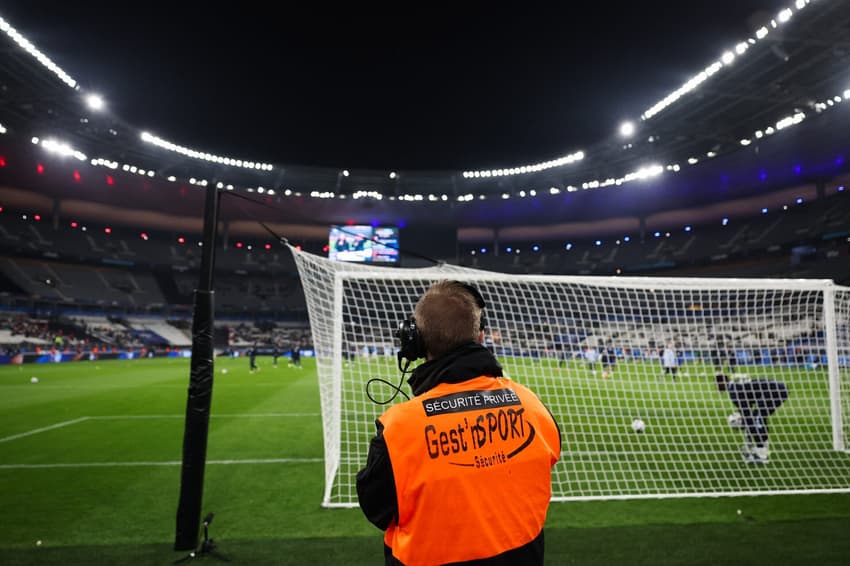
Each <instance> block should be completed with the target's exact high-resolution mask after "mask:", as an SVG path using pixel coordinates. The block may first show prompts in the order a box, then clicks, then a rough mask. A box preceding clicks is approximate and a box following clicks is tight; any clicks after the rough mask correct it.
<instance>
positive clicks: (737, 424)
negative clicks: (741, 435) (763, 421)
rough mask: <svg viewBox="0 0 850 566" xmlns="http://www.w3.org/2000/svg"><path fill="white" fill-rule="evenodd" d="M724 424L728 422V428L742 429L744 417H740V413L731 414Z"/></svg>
mask: <svg viewBox="0 0 850 566" xmlns="http://www.w3.org/2000/svg"><path fill="white" fill-rule="evenodd" d="M726 422H728V423H729V426H731V427H732V428H744V417H742V416H741V413H732V414H731V415H729V418H728V419H726Z"/></svg>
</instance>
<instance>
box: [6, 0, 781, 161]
mask: <svg viewBox="0 0 850 566" xmlns="http://www.w3.org/2000/svg"><path fill="white" fill-rule="evenodd" d="M790 3H791V0H722V1H707V0H671V1H667V2H661V1H658V0H641V1H630V2H600V1H596V2H594V1H589V2H577V1H576V2H567V1H561V2H557V3H555V2H553V3H550V4H551V5H547V4H543V3H541V4H533V3H527V2H516V3H513V4H515V5H513V6H508V7H506V8H500V9H496V8H494V6H495V5H496V3H495V2H491V3H487V4H471V3H462V2H456V3H455V4H440V3H436V2H418V3H397V4H398V5H403V4H410V6H412V8H405V9H406V10H408V11H398V10H397V9H396V10H390V11H378V10H377V9H374V10H373V11H369V12H366V11H361V10H365V8H364V7H363V6H364V5H365V3H354V4H355V6H356V8H355V10H354V11H348V12H339V11H338V8H336V7H334V6H332V5H330V4H328V5H326V6H323V7H321V8H314V9H313V11H311V12H304V11H294V10H293V8H292V5H297V4H299V3H276V2H268V1H267V2H266V3H265V4H260V3H257V4H252V3H248V2H239V3H235V2H231V3H228V5H229V6H230V7H228V8H225V7H221V6H218V7H217V6H215V5H214V4H213V3H191V2H183V1H180V0H174V1H172V2H170V3H159V2H109V3H106V2H104V3H101V2H82V3H76V2H67V1H65V2H40V1H38V0H30V1H22V2H17V3H13V4H12V5H9V6H0V15H2V16H3V17H4V18H6V19H7V20H8V21H9V22H10V23H11V24H12V25H13V26H15V27H16V28H17V29H18V30H19V31H21V32H22V33H23V34H24V35H25V36H27V37H28V38H29V39H30V40H31V41H33V42H34V43H35V44H36V45H37V46H38V47H39V48H41V49H42V50H43V51H45V52H46V53H47V54H48V56H50V57H51V58H53V60H54V61H56V62H57V63H58V64H59V65H60V66H62V67H63V68H64V69H65V70H66V71H67V72H69V73H70V74H71V76H73V77H74V78H76V79H77V80H78V81H79V82H80V83H81V85H82V86H83V87H85V88H88V89H91V90H96V91H99V92H101V93H102V95H103V96H104V98H105V99H106V100H107V103H108V104H109V106H110V109H111V111H113V112H115V113H117V114H118V115H119V116H121V117H122V118H123V119H125V120H127V121H129V122H130V123H132V124H134V125H135V126H138V127H139V128H141V129H146V130H148V131H151V132H153V133H156V134H157V135H159V136H161V137H163V138H166V139H168V140H170V141H173V142H175V143H180V144H183V145H187V146H190V147H193V148H196V149H201V150H205V151H210V152H214V153H219V154H223V155H228V156H234V157H240V158H247V159H254V160H263V161H270V162H272V163H277V164H305V165H323V166H333V167H340V168H342V167H347V168H350V169H356V168H358V167H368V168H377V169H444V168H445V169H468V168H487V167H490V166H509V165H521V164H524V163H529V162H538V161H543V160H546V159H550V158H552V157H557V156H560V155H563V154H565V153H568V152H572V151H575V150H577V149H582V148H586V147H587V146H588V145H590V144H591V143H594V142H596V141H599V140H601V139H603V138H605V137H607V136H609V135H611V133H612V132H614V131H615V130H616V128H617V126H618V124H619V123H620V122H621V121H622V120H623V119H624V118H635V119H636V118H638V117H639V116H640V114H641V112H643V111H644V110H645V109H646V108H648V107H649V106H651V105H652V104H653V103H655V102H657V101H658V100H659V99H661V98H663V97H664V96H665V95H667V94H668V93H669V92H670V91H672V90H674V89H675V88H677V87H678V86H680V85H681V84H682V83H683V82H684V81H685V80H687V79H688V78H689V77H690V76H692V75H693V74H695V73H696V72H698V71H699V70H700V69H702V68H703V67H704V66H705V65H707V64H708V63H710V62H711V61H713V60H714V59H716V58H717V57H719V55H720V54H721V52H722V51H723V50H724V49H728V48H730V47H733V46H734V44H735V43H736V42H737V41H740V40H742V39H745V38H746V37H748V35H749V34H751V32H752V28H751V27H750V24H749V23H748V18H749V17H750V16H751V15H752V14H754V13H755V12H758V11H759V10H763V11H766V12H767V13H769V14H771V15H773V14H776V13H777V12H778V11H779V10H780V9H781V8H783V7H785V6H787V5H789V4H790ZM458 5H460V6H463V8H458ZM552 6H557V8H553V7H552ZM297 10H301V8H298V9H297ZM349 10H351V9H349Z"/></svg>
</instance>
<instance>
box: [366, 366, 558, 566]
mask: <svg viewBox="0 0 850 566" xmlns="http://www.w3.org/2000/svg"><path fill="white" fill-rule="evenodd" d="M380 421H381V423H383V425H384V433H383V434H384V440H385V441H386V444H387V449H388V451H389V455H390V462H391V463H392V467H393V474H394V476H395V487H396V494H397V497H398V518H397V521H394V522H393V523H391V524H390V526H389V527H388V528H387V531H386V534H385V535H384V542H385V543H386V545H387V546H389V547H390V548H391V549H392V553H393V556H395V557H396V558H397V559H398V560H400V561H401V562H403V563H404V564H407V565H411V566H412V565H418V564H423V565H427V564H445V563H449V562H460V561H465V560H474V559H479V558H487V557H490V556H495V555H498V554H501V553H503V552H506V551H508V550H512V549H514V548H519V547H521V546H523V545H525V544H527V543H529V542H531V541H533V540H534V539H535V538H536V537H537V536H538V535H539V534H540V532H541V531H542V529H543V523H544V522H545V521H546V511H547V510H548V508H549V499H550V497H551V492H552V489H551V471H552V466H554V465H555V463H556V462H557V461H558V458H559V457H560V453H561V445H560V435H559V433H558V428H557V425H556V424H555V421H554V419H553V418H552V415H551V414H550V413H549V411H548V410H547V409H546V407H545V406H544V405H543V403H541V402H540V400H539V399H538V398H537V396H535V395H534V394H533V393H532V392H531V391H530V390H528V389H527V388H525V387H523V386H522V385H520V384H518V383H515V382H514V381H512V380H510V379H507V378H501V377H499V378H494V377H485V376H482V377H476V378H474V379H471V380H468V381H464V382H461V383H442V384H439V385H437V386H436V387H434V388H433V389H431V390H430V391H428V392H426V393H424V394H422V395H419V396H417V397H415V398H413V399H411V400H410V401H406V402H404V403H399V404H398V405H395V406H393V407H391V408H390V409H389V410H387V412H386V413H384V414H383V415H382V416H381V418H380Z"/></svg>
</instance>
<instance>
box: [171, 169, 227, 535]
mask: <svg viewBox="0 0 850 566" xmlns="http://www.w3.org/2000/svg"><path fill="white" fill-rule="evenodd" d="M218 200H219V192H218V189H216V188H215V185H214V184H210V185H209V187H208V188H207V194H206V200H205V203H204V237H203V248H202V252H201V273H200V281H199V283H198V288H197V289H196V290H195V308H194V312H193V315H192V362H191V367H190V371H189V397H188V400H187V402H186V424H185V427H184V430H183V467H182V471H181V475H180V502H179V504H178V506H177V532H176V535H175V538H174V550H195V549H196V548H197V546H198V536H199V534H200V527H201V504H202V503H203V495H204V466H205V464H206V459H207V435H208V433H209V424H210V405H211V403H212V389H213V374H214V371H213V369H214V368H213V361H214V357H215V351H214V343H213V320H214V314H213V313H214V301H213V298H214V296H213V293H214V290H213V282H214V265H215V241H216V227H217V224H218Z"/></svg>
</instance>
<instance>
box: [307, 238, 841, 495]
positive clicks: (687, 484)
mask: <svg viewBox="0 0 850 566" xmlns="http://www.w3.org/2000/svg"><path fill="white" fill-rule="evenodd" d="M292 253H293V255H294V257H295V260H296V264H297V266H298V270H299V274H300V276H301V280H302V284H303V288H304V293H305V297H306V300H307V307H308V311H309V317H310V325H311V329H312V333H313V342H314V346H315V350H316V355H317V371H318V379H319V386H320V387H319V389H320V395H321V404H322V420H323V426H324V445H325V492H324V496H323V501H322V503H323V505H324V506H327V507H354V506H357V493H356V486H355V476H356V474H357V471H358V470H359V469H360V468H362V467H363V465H364V464H365V461H366V453H367V450H368V446H369V440H370V439H371V438H372V436H373V435H374V433H375V419H376V418H377V417H378V416H379V415H380V414H381V413H382V412H383V411H384V410H385V409H386V407H385V406H381V405H378V404H376V403H374V402H373V401H371V400H370V399H369V396H368V395H367V382H368V381H369V380H371V379H374V378H379V379H383V380H385V381H387V382H390V383H393V384H398V383H400V380H401V375H400V372H399V370H398V367H397V363H396V356H395V353H396V346H397V344H396V343H395V340H394V334H395V331H396V329H397V328H398V324H399V322H401V321H402V320H404V319H405V318H406V317H408V316H409V315H410V314H411V313H412V311H413V307H414V305H415V304H416V301H417V300H418V298H419V297H420V296H421V295H422V293H423V292H424V291H425V289H427V287H428V286H429V285H430V284H431V283H432V282H434V281H437V280H439V279H458V280H462V281H465V282H468V283H471V284H473V285H475V286H476V287H477V288H478V289H479V291H480V292H481V293H482V295H483V296H484V298H485V300H486V301H487V308H486V315H487V324H488V328H487V330H486V338H485V344H486V345H487V346H488V347H489V348H491V349H492V350H493V351H494V353H495V355H496V357H497V358H498V360H499V362H500V363H501V364H502V366H503V368H504V370H505V373H506V374H507V375H509V376H510V377H511V378H512V379H514V380H516V381H518V382H520V383H522V384H524V385H526V386H528V387H530V388H531V389H532V390H534V391H535V392H536V393H537V394H538V395H539V396H540V398H541V399H542V400H543V402H544V403H546V405H547V406H548V407H549V409H550V410H551V411H552V413H553V414H554V416H555V418H556V420H557V421H558V423H559V425H560V428H561V432H562V440H563V446H562V456H561V459H560V461H559V462H558V464H557V465H556V467H555V469H554V472H553V476H552V489H553V497H552V499H553V501H566V500H574V499H628V498H649V497H653V498H657V497H700V496H734V495H756V494H777V493H830V492H850V450H848V449H850V443H848V434H850V289H848V288H846V287H840V286H837V285H834V284H833V283H832V282H831V281H826V280H783V279H707V278H706V279H702V278H652V277H640V278H639V277H582V276H535V275H510V274H500V273H494V272H487V271H480V270H474V269H468V268H462V267H457V266H451V265H440V266H436V267H432V268H423V269H406V268H385V267H372V266H367V265H355V264H349V263H343V262H334V261H330V260H328V259H326V258H323V257H318V256H315V255H312V254H309V253H306V252H301V251H298V250H295V249H294V248H292ZM665 350H669V352H667V351H665ZM665 366H667V367H665ZM763 379H769V380H774V381H777V382H781V383H782V384H784V386H785V388H786V389H787V392H788V397H787V400H785V402H784V403H782V404H781V406H779V407H778V408H777V409H776V410H775V413H773V414H772V415H770V416H769V417H768V419H767V426H768V433H769V446H770V458H769V461H767V462H766V463H761V462H759V463H757V464H752V463H747V462H746V461H745V460H744V458H742V454H741V449H742V446H743V445H744V443H745V435H744V432H743V431H742V430H741V429H739V428H735V427H732V426H730V424H729V423H730V419H729V417H730V415H732V414H733V413H735V412H736V411H737V410H738V409H737V408H736V406H735V405H734V404H733V402H732V400H731V399H730V395H729V392H728V391H727V387H726V384H727V382H728V383H735V382H737V381H740V382H746V381H750V380H763ZM402 389H403V390H404V391H405V392H407V393H408V394H410V390H409V387H408V386H407V384H406V383H403V384H402ZM370 392H371V394H372V396H373V397H374V398H376V399H377V400H378V401H382V400H386V399H389V398H390V397H391V396H392V393H393V389H392V388H391V387H390V386H389V385H384V384H380V383H378V384H374V383H373V384H372V385H371V386H370ZM402 400H404V399H403V397H401V396H400V395H399V396H398V397H397V398H396V399H394V400H393V401H392V402H399V401H402ZM637 420H640V421H642V423H643V427H641V426H638V424H637V423H635V421H637ZM633 423H635V427H634V428H633V426H632V425H633ZM635 429H637V430H639V431H640V432H636V431H635Z"/></svg>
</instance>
